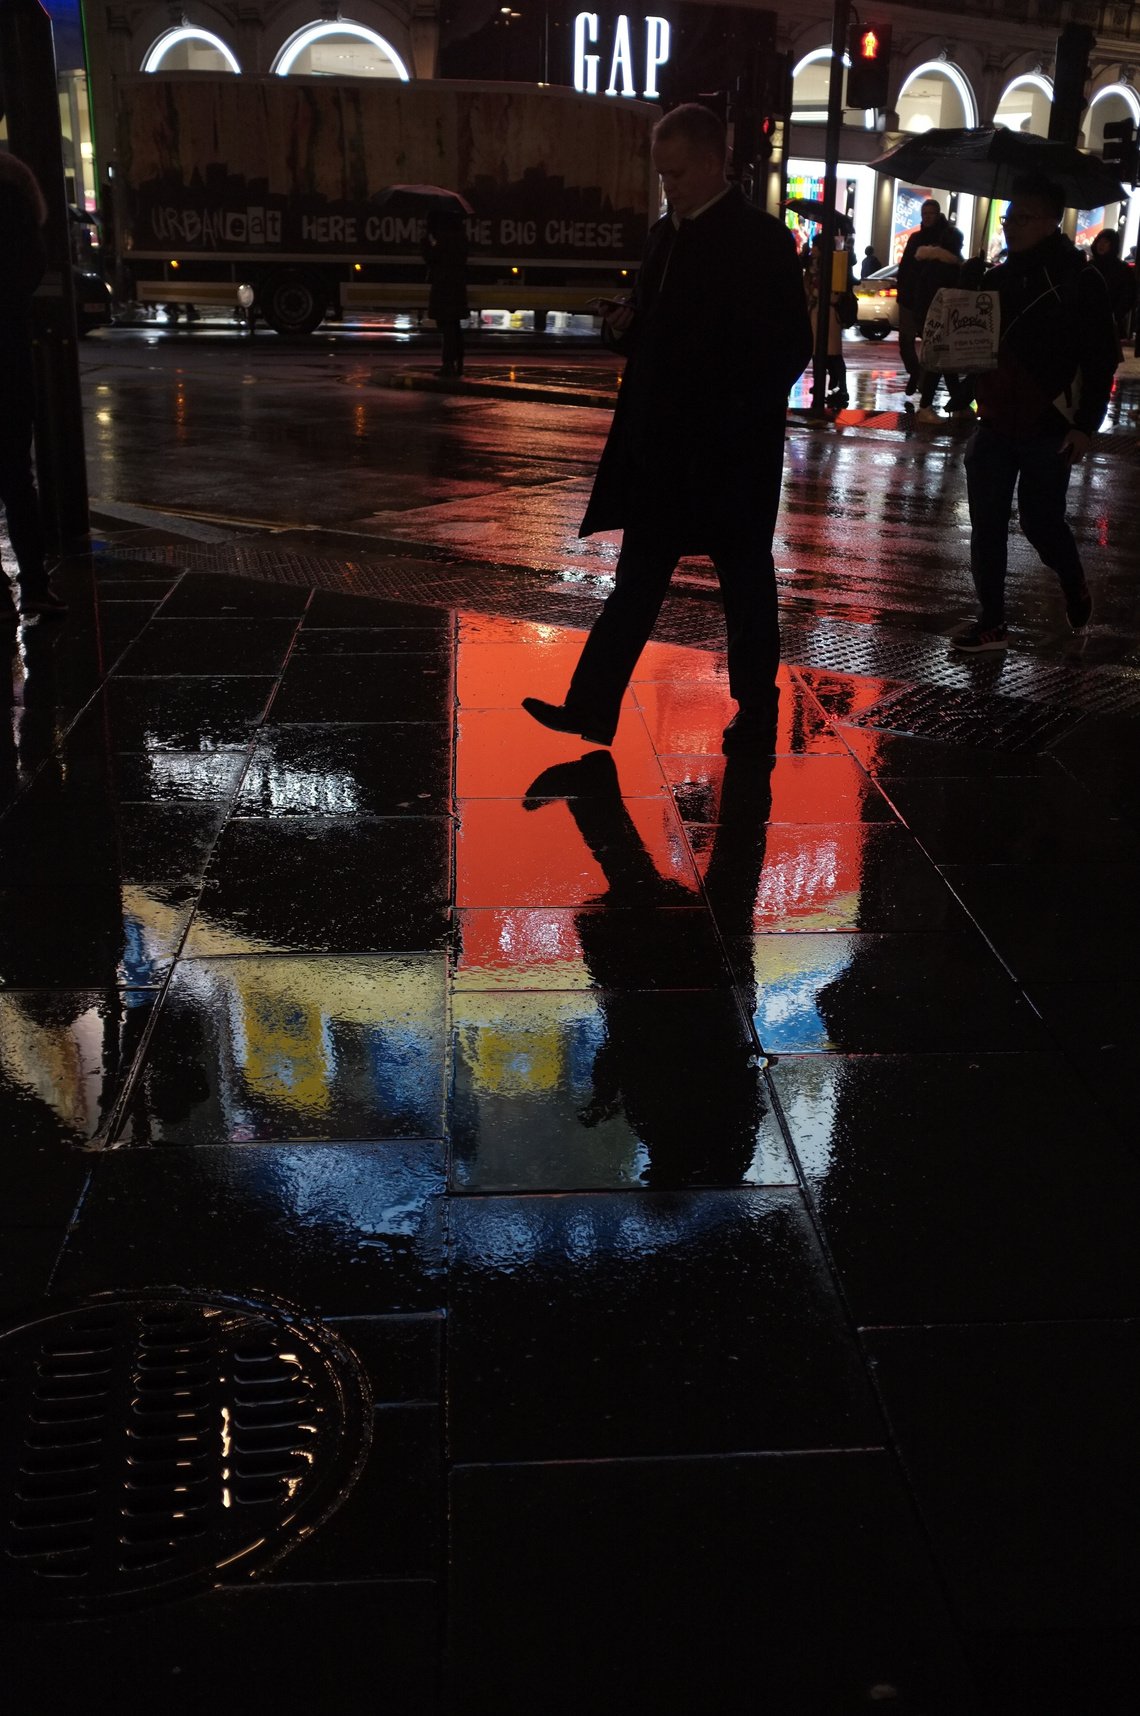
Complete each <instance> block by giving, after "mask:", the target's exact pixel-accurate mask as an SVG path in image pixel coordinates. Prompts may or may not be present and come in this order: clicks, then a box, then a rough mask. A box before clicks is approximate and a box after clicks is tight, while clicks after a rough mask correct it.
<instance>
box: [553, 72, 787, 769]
mask: <svg viewBox="0 0 1140 1716" xmlns="http://www.w3.org/2000/svg"><path fill="white" fill-rule="evenodd" d="M725 153H726V150H725V132H724V126H723V124H722V123H721V121H720V120H719V119H718V118H717V116H716V115H715V114H713V113H712V112H711V111H710V110H709V109H707V108H705V107H701V106H698V105H696V104H686V105H684V106H682V107H677V108H674V109H673V111H672V112H671V113H668V114H666V115H665V117H664V118H663V119H662V120H661V121H660V122H659V123H658V125H657V127H656V130H655V132H654V139H653V159H654V163H655V165H656V167H657V171H658V172H659V173H660V175H661V179H662V183H663V185H664V188H665V195H666V198H667V200H668V203H669V213H668V214H666V215H665V216H664V217H663V219H661V220H660V221H658V222H657V224H656V225H655V226H654V227H653V228H652V230H651V231H650V234H649V237H648V240H647V243H646V249H645V257H644V261H643V263H642V267H641V270H640V272H639V274H638V278H637V285H636V287H635V290H634V294H633V298H632V301H631V302H630V303H628V304H624V305H622V306H621V307H620V308H619V307H613V308H611V309H610V310H609V311H608V313H607V322H608V325H609V326H610V328H611V329H612V330H613V332H614V334H615V335H616V336H617V337H618V338H619V339H620V342H621V345H622V346H623V348H624V349H625V350H627V351H628V353H629V357H628V362H627V364H626V368H625V373H624V376H623V378H622V385H621V391H620V393H619V395H618V404H617V409H616V411H615V413H614V419H613V423H612V426H611V428H610V433H609V437H608V439H607V441H606V445H605V449H604V451H603V453H602V457H601V462H600V464H599V466H598V472H597V476H596V478H595V482H594V489H593V494H592V495H591V497H590V504H589V506H588V508H587V510H586V516H585V518H584V519H583V521H582V527H581V534H582V535H583V536H589V535H592V534H593V532H594V531H598V530H623V531H624V533H625V536H624V541H623V544H622V551H621V556H620V558H619V560H618V564H617V577H616V582H615V585H614V590H613V593H612V595H610V597H609V598H608V600H607V601H606V603H605V606H604V607H603V609H602V612H601V613H600V614H599V616H598V618H597V620H596V621H595V623H594V627H593V630H592V631H591V633H590V636H589V638H588V639H587V641H586V644H585V647H584V649H583V651H582V655H581V657H580V659H579V662H578V665H577V667H576V668H575V670H574V674H573V677H572V679H571V682H570V688H569V690H568V692H567V694H566V701H565V703H563V704H553V703H545V702H543V701H541V700H540V699H539V698H534V697H528V698H525V699H524V703H523V707H524V708H525V709H526V710H527V711H528V713H529V714H531V715H532V716H533V717H534V718H535V720H536V721H541V722H542V723H543V725H544V726H547V727H552V728H554V729H555V731H557V732H564V733H577V734H579V735H580V736H581V737H582V738H584V739H587V740H589V741H590V742H591V743H595V744H603V745H608V744H609V743H610V742H611V741H612V739H613V736H614V731H615V729H616V727H617V720H618V712H619V709H620V707H621V700H622V697H623V695H624V692H625V688H626V686H627V685H628V683H629V680H630V676H631V675H632V673H633V669H634V667H635V666H636V663H637V659H638V657H639V655H640V654H641V651H642V649H643V648H644V646H645V644H646V642H647V640H648V638H649V636H650V633H651V632H652V630H653V627H654V624H655V623H656V620H657V615H658V613H659V612H660V609H661V604H662V602H663V601H664V599H665V592H666V590H667V589H668V587H669V581H670V579H671V578H672V575H673V569H674V567H675V566H676V564H677V561H678V560H679V559H680V558H681V556H682V555H686V554H707V555H708V556H709V558H710V559H711V560H712V561H713V564H714V565H715V567H716V571H717V577H718V578H719V580H720V587H721V594H722V597H723V600H724V607H725V621H726V627H727V632H728V672H729V686H730V689H731V692H732V695H733V697H734V698H735V699H736V701H737V703H738V704H739V709H738V712H737V714H736V715H735V716H734V717H733V719H732V721H731V723H730V724H729V727H728V728H727V729H726V734H725V743H726V745H732V744H735V743H738V742H749V743H751V742H752V736H753V734H755V733H758V732H760V731H761V730H764V727H765V722H766V721H767V720H768V719H769V717H770V711H771V708H772V705H773V704H774V702H775V699H776V695H777V694H776V688H775V680H776V672H777V669H778V666H779V656H780V631H779V621H778V617H777V608H776V578H775V569H774V566H773V562H772V533H773V530H774V528H775V523H776V513H777V510H778V508H779V504H780V484H781V480H782V476H783V457H784V426H785V418H786V415H787V400H788V391H789V389H790V388H791V386H792V383H793V382H794V381H795V380H796V378H797V377H798V376H799V375H800V374H801V373H802V371H803V369H804V367H805V365H806V364H807V362H808V360H809V358H810V357H811V332H810V328H809V326H808V314H807V305H806V303H805V301H804V289H803V276H802V273H801V271H800V267H799V264H798V262H797V260H796V251H795V244H794V241H793V239H792V235H791V233H790V232H789V231H788V230H787V228H786V227H784V226H782V225H781V224H780V222H779V221H778V220H775V219H774V218H773V217H772V216H771V215H768V214H765V213H763V212H762V211H761V210H760V209H757V208H754V207H753V206H752V205H751V204H750V203H748V202H746V201H745V199H744V196H743V194H742V193H741V191H740V189H739V187H738V186H736V185H730V184H729V183H728V182H727V180H726V178H725Z"/></svg>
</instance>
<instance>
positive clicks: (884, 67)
mask: <svg viewBox="0 0 1140 1716" xmlns="http://www.w3.org/2000/svg"><path fill="white" fill-rule="evenodd" d="M847 57H848V59H849V60H850V61H851V64H850V65H849V66H848V68H847V102H846V105H847V106H848V107H879V108H885V107H889V106H890V98H889V95H888V93H887V85H888V83H889V82H890V77H891V26H890V25H889V24H877V23H873V22H871V21H868V22H867V23H865V24H852V26H851V30H850V32H849V34H848V38H847Z"/></svg>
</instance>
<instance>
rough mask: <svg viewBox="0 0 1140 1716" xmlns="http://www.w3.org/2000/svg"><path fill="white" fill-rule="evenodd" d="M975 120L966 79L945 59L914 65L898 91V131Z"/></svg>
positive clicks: (974, 104)
mask: <svg viewBox="0 0 1140 1716" xmlns="http://www.w3.org/2000/svg"><path fill="white" fill-rule="evenodd" d="M977 123H978V104H977V102H976V101H975V100H974V92H973V90H972V89H971V88H970V85H969V83H968V81H967V79H966V78H965V77H964V76H963V74H962V73H961V72H960V71H959V70H958V67H957V66H955V65H951V64H950V62H949V60H928V61H927V62H926V64H925V65H921V66H916V67H915V68H914V70H913V71H912V72H911V73H910V75H909V76H908V77H907V79H906V80H905V82H904V83H903V86H902V88H901V89H900V90H899V129H900V131H912V132H922V131H936V130H946V129H948V128H950V127H955V126H963V125H976V124H977Z"/></svg>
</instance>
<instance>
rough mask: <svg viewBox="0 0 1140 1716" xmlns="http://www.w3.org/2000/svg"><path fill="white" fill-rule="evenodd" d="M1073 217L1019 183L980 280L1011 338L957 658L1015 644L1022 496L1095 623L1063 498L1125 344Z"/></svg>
mask: <svg viewBox="0 0 1140 1716" xmlns="http://www.w3.org/2000/svg"><path fill="white" fill-rule="evenodd" d="M1064 211H1065V198H1064V192H1063V191H1062V190H1061V189H1060V188H1059V187H1058V186H1057V185H1055V184H1053V183H1052V182H1051V181H1050V180H1049V179H1047V178H1044V177H1040V176H1037V175H1033V174H1030V175H1027V176H1025V177H1024V178H1021V179H1018V180H1017V181H1016V182H1015V184H1014V186H1013V194H1012V198H1011V201H1010V204H1009V208H1008V210H1007V211H1006V214H1005V216H1004V220H1003V224H1004V226H1005V238H1006V245H1007V256H1006V260H1005V261H1004V262H1003V263H1001V264H1000V265H999V266H998V267H997V268H991V269H990V270H989V272H988V273H987V274H986V276H985V278H984V280H983V282H982V287H983V290H986V291H991V292H995V293H996V294H997V296H998V300H999V303H1000V308H1001V323H1000V325H1001V334H1000V341H999V346H998V362H997V367H996V369H993V370H989V371H985V372H983V373H981V374H979V376H978V377H977V400H978V412H979V416H980V417H981V425H980V427H979V429H978V432H977V434H976V435H975V436H974V438H973V440H972V441H971V442H970V445H969V447H968V448H967V451H966V485H967V493H968V496H969V503H970V527H971V536H970V570H971V573H972V575H973V580H974V588H975V590H976V591H977V594H978V601H979V603H980V606H981V611H980V613H979V615H978V618H977V620H975V621H972V622H971V623H970V624H969V625H968V626H966V627H965V629H964V630H963V631H961V632H960V633H958V635H957V636H956V637H955V638H954V639H953V640H952V641H953V646H954V648H955V649H959V650H968V651H971V652H973V651H979V650H1003V649H1005V648H1006V647H1007V645H1008V642H1009V633H1008V630H1007V628H1006V620H1005V578H1006V556H1007V552H1008V547H1009V518H1010V510H1011V507H1012V504H1013V496H1014V490H1015V489H1016V491H1017V503H1018V514H1019V517H1020V521H1021V528H1022V530H1023V531H1024V533H1025V535H1026V537H1027V538H1028V539H1029V541H1030V542H1031V543H1032V545H1033V547H1034V548H1035V549H1036V550H1037V552H1038V554H1039V555H1040V556H1041V559H1042V560H1043V561H1044V562H1045V565H1046V566H1048V567H1049V568H1050V569H1051V570H1052V571H1053V572H1055V573H1056V575H1057V578H1058V580H1059V581H1060V585H1061V589H1062V591H1063V593H1064V597H1065V611H1066V614H1067V615H1068V620H1069V624H1070V626H1071V627H1072V629H1073V631H1074V632H1078V633H1080V632H1083V631H1084V629H1085V627H1086V626H1087V625H1088V623H1089V621H1090V619H1091V618H1092V597H1091V596H1090V594H1089V589H1088V585H1087V583H1086V582H1085V573H1084V567H1083V566H1082V564H1081V557H1080V554H1079V553H1078V551H1077V545H1076V542H1075V541H1074V539H1073V533H1072V531H1071V530H1070V528H1069V524H1068V521H1067V519H1066V517H1065V497H1066V491H1067V489H1068V486H1069V477H1070V475H1071V473H1072V469H1073V466H1074V465H1076V464H1079V463H1080V461H1081V459H1083V458H1084V456H1085V454H1086V453H1087V452H1088V450H1089V447H1090V446H1091V444H1092V437H1093V435H1094V434H1095V433H1096V430H1097V428H1098V427H1099V425H1100V421H1101V419H1102V417H1103V416H1104V413H1105V410H1106V408H1107V406H1108V400H1109V395H1110V393H1111V392H1112V378H1113V374H1114V372H1115V369H1116V364H1117V354H1118V352H1119V345H1118V343H1117V337H1116V328H1115V325H1114V323H1113V317H1112V309H1111V306H1110V304H1109V298H1108V292H1107V291H1106V289H1105V284H1104V280H1103V278H1102V276H1101V275H1100V274H1099V273H1098V271H1097V270H1096V269H1095V268H1090V267H1089V266H1088V264H1087V263H1086V262H1085V261H1084V260H1083V259H1082V258H1081V256H1080V255H1079V254H1078V252H1077V250H1076V248H1075V246H1074V245H1073V244H1072V242H1071V240H1069V239H1068V238H1066V237H1065V235H1064V233H1062V232H1061V231H1060V230H1059V227H1060V222H1061V217H1062V215H1063V214H1064Z"/></svg>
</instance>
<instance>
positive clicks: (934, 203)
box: [922, 197, 942, 214]
mask: <svg viewBox="0 0 1140 1716" xmlns="http://www.w3.org/2000/svg"><path fill="white" fill-rule="evenodd" d="M922 206H923V208H924V209H937V210H938V212H939V214H941V213H942V204H941V203H940V202H939V201H938V198H937V197H927V199H926V201H925V202H924V203H923V205H922Z"/></svg>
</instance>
